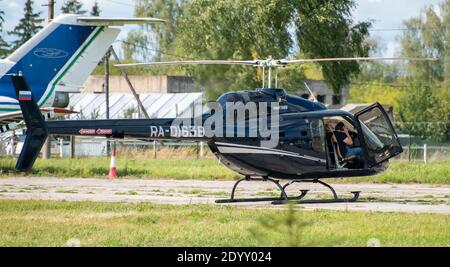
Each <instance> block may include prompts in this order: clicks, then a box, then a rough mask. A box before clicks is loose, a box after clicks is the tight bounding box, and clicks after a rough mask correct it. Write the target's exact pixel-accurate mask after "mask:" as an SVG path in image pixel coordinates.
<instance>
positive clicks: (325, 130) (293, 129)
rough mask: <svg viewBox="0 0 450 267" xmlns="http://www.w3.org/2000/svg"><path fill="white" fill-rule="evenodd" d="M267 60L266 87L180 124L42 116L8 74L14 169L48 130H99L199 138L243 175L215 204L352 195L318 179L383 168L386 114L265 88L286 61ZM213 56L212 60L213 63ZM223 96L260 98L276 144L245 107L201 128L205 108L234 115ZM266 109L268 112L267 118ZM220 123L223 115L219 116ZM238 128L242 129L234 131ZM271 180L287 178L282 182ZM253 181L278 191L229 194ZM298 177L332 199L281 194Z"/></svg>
mask: <svg viewBox="0 0 450 267" xmlns="http://www.w3.org/2000/svg"><path fill="white" fill-rule="evenodd" d="M270 60H271V59H270ZM353 60H354V59H353ZM361 60H364V58H362V59H361ZM271 61H272V60H271ZM271 61H268V60H267V61H265V63H264V64H265V66H268V67H269V88H260V89H256V90H252V91H237V92H228V93H225V94H223V95H222V96H220V97H219V98H218V99H217V101H216V102H215V103H218V106H219V107H220V108H221V109H222V111H221V113H218V112H217V111H216V113H214V112H212V113H211V112H209V113H204V114H201V116H198V117H196V118H190V119H184V120H182V122H181V123H180V122H177V123H175V121H176V120H177V118H174V119H110V120H57V121H44V119H43V117H42V116H41V114H40V111H39V109H38V107H37V105H36V103H35V102H34V100H33V99H32V100H29V98H25V99H21V98H20V93H21V92H23V91H30V90H29V88H28V85H27V83H26V80H25V78H24V77H23V76H12V77H11V78H12V82H13V84H14V87H15V90H16V93H17V96H18V100H19V103H20V107H21V110H22V113H23V117H24V121H25V124H26V127H27V134H26V139H25V143H24V145H23V148H22V151H21V153H20V156H19V158H18V161H17V164H16V170H18V171H28V170H30V169H31V168H32V166H33V164H34V161H35V160H36V158H37V157H38V155H39V152H40V150H41V148H42V145H43V143H44V141H45V140H46V138H47V136H48V135H49V134H54V135H82V136H103V137H107V138H117V139H121V138H134V139H144V140H156V139H176V140H195V141H205V142H207V144H208V146H209V147H210V149H211V151H212V152H213V153H214V155H215V156H216V157H217V158H218V159H219V160H220V162H221V163H223V164H224V165H225V166H227V167H228V168H230V169H232V170H233V171H236V172H238V173H240V174H242V175H243V176H244V178H243V179H241V180H238V181H237V182H236V183H235V185H234V186H233V189H232V192H231V197H230V199H221V200H217V201H216V202H217V203H229V202H244V201H273V202H272V203H274V204H277V203H285V202H287V201H296V202H297V203H305V202H324V201H326V202H350V201H356V200H357V199H358V197H359V193H360V192H359V191H355V192H352V193H353V197H352V198H339V197H338V196H337V194H336V192H335V190H334V189H333V188H332V187H331V186H330V185H329V184H327V183H325V182H323V181H322V180H321V179H322V178H342V177H356V176H369V175H374V174H377V173H380V172H382V171H384V170H385V169H386V168H387V166H388V160H389V159H390V158H392V157H395V156H396V155H398V154H400V153H401V152H402V151H403V150H402V146H401V145H400V142H399V139H398V136H397V134H396V132H395V129H394V127H393V125H392V123H391V121H390V118H389V116H388V114H387V113H386V111H385V110H384V109H383V107H382V106H381V105H380V104H378V103H376V104H373V105H371V106H368V107H367V108H365V109H363V110H361V111H359V112H358V113H356V114H352V113H349V112H346V111H343V110H339V109H327V108H326V107H325V106H324V105H323V104H321V103H319V102H315V101H310V100H307V99H304V98H301V97H297V96H293V95H289V94H287V93H286V92H285V91H284V90H283V89H279V88H270V87H271V83H270V81H271V79H270V74H271V72H270V70H271V66H270V65H269V64H272V67H273V66H275V65H274V64H277V65H283V64H287V63H286V61H277V62H275V63H271ZM208 62H209V61H208ZM214 62H215V63H214V64H217V63H218V62H217V61H214ZM225 62H226V63H225V64H233V63H232V62H231V63H230V61H225ZM242 62H243V61H239V63H236V64H242ZM248 62H251V63H248ZM248 62H244V63H243V64H253V65H256V64H257V65H258V66H261V64H262V63H261V62H257V61H248ZM197 63H198V62H197ZM219 63H220V62H219ZM268 63H269V64H268ZM200 64H201V63H200ZM206 64H209V63H206ZM211 64H212V63H211ZM221 64H223V62H222V63H221ZM230 103H231V104H236V103H239V104H241V105H244V106H245V105H246V104H248V103H255V105H256V106H257V108H260V109H261V108H262V107H260V106H258V104H260V103H268V105H267V106H264V108H263V109H264V114H266V118H267V120H266V124H267V125H266V126H267V128H269V127H272V129H275V130H276V134H277V140H276V143H275V144H272V145H271V146H265V145H263V143H264V142H269V140H268V139H269V137H267V136H263V135H262V134H261V133H260V132H256V135H250V134H249V133H250V132H251V128H252V127H255V125H258V124H260V123H261V121H260V117H255V116H252V115H251V114H249V113H245V112H244V116H243V117H242V118H241V121H239V120H233V121H232V122H231V124H232V125H231V126H232V127H231V129H232V130H231V131H232V132H231V133H229V132H228V129H229V127H221V129H219V131H217V129H218V128H219V127H218V125H217V121H216V120H212V121H213V123H212V127H211V129H213V128H214V134H212V135H207V134H205V128H204V125H205V123H207V122H208V120H211V118H212V116H213V115H217V117H215V118H216V119H217V118H224V117H226V116H230V117H233V118H236V114H235V112H236V110H235V109H233V110H229V109H230V105H229V104H230ZM258 111H261V110H258ZM230 112H231V113H232V114H231V115H230V114H229V113H230ZM227 113H228V115H227ZM274 113H276V115H277V116H276V117H272V115H273V114H274ZM273 118H275V120H276V121H275V120H274V119H273ZM227 123H229V122H225V124H227ZM239 123H241V124H239ZM338 124H341V125H342V124H344V125H345V126H346V128H347V129H349V131H348V133H349V134H350V135H351V138H352V140H353V142H352V145H351V146H353V147H359V148H360V150H361V155H360V156H355V155H353V156H346V155H345V154H344V153H342V152H341V150H342V146H341V145H340V144H339V142H338V140H337V138H336V136H337V134H338V133H337V132H336V131H335V128H336V125H338ZM222 126H223V125H222ZM228 126H229V125H228ZM239 127H240V128H241V130H242V131H241V132H243V135H239V133H238V132H239ZM278 179H286V180H289V181H288V182H287V183H286V184H285V185H283V186H282V185H281V184H280V182H279V180H278ZM253 180H259V181H261V180H262V181H270V182H273V183H274V184H275V185H276V186H277V187H278V188H279V189H280V191H281V194H280V197H264V198H235V191H236V188H237V186H238V184H239V183H240V182H242V181H253ZM299 182H312V183H319V184H322V185H324V186H326V187H327V188H329V189H330V190H331V192H332V194H333V199H330V200H311V201H301V200H300V199H302V198H303V197H304V196H305V195H306V194H307V192H308V190H301V193H300V194H299V195H298V196H292V197H289V196H288V195H287V193H286V188H287V187H288V186H290V185H292V184H293V183H299Z"/></svg>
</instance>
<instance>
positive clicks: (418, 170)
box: [0, 157, 450, 184]
mask: <svg viewBox="0 0 450 267" xmlns="http://www.w3.org/2000/svg"><path fill="white" fill-rule="evenodd" d="M14 166H15V159H12V158H0V170H1V171H0V177H7V176H16V175H17V173H15V172H14ZM117 168H118V175H119V177H122V178H148V179H152V178H172V179H199V180H231V179H236V178H238V177H240V175H239V174H237V173H235V172H233V171H231V170H229V169H228V168H226V167H225V166H223V165H222V164H219V163H218V161H217V160H216V159H211V158H209V159H195V158H185V159H180V158H165V159H145V158H118V159H117ZM108 171H109V159H108V158H106V157H102V158H100V157H99V158H77V159H68V158H64V159H59V158H53V159H51V160H42V159H38V160H37V161H36V164H35V166H34V167H33V169H32V170H31V171H30V172H29V173H27V174H25V173H23V174H20V175H28V176H56V177H106V176H107V175H108ZM341 181H342V182H352V183H356V182H373V183H386V182H388V183H429V184H450V162H449V161H444V162H430V163H428V164H424V163H417V162H416V163H412V162H400V161H392V162H391V164H390V167H389V169H388V170H387V171H386V172H384V173H381V174H379V175H377V176H373V177H364V178H351V179H344V180H335V181H333V182H341Z"/></svg>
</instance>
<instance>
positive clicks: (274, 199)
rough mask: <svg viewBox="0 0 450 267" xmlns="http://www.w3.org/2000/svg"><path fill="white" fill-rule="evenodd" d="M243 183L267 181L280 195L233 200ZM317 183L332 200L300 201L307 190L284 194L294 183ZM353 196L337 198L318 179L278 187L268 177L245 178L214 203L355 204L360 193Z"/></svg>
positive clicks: (277, 182) (354, 193)
mask: <svg viewBox="0 0 450 267" xmlns="http://www.w3.org/2000/svg"><path fill="white" fill-rule="evenodd" d="M243 181H269V182H272V183H274V184H275V185H276V186H277V187H278V189H280V191H281V194H280V196H279V197H262V198H235V193H236V188H237V186H238V185H239V184H240V183H241V182H243ZM305 182H306V183H319V184H321V185H323V186H325V187H327V188H328V189H330V191H331V193H332V194H333V199H311V200H301V199H302V198H304V197H305V196H306V194H307V193H308V191H309V190H300V195H298V196H294V197H289V196H288V195H287V193H286V188H287V187H288V186H290V185H292V184H294V183H305ZM351 193H352V194H353V197H352V198H339V197H338V195H337V194H336V191H335V190H334V188H333V187H332V186H331V185H329V184H327V183H325V182H322V181H320V180H319V179H313V180H291V181H290V182H288V183H286V184H285V185H284V186H281V185H280V182H279V181H278V180H275V179H272V178H269V177H263V178H252V177H248V176H247V177H245V178H243V179H240V180H238V181H236V183H235V184H234V186H233V189H232V191H231V196H230V198H229V199H218V200H216V201H215V202H216V203H236V202H260V201H271V202H272V204H274V205H280V204H288V203H293V204H309V203H342V202H355V201H357V200H358V198H359V194H360V191H352V192H351Z"/></svg>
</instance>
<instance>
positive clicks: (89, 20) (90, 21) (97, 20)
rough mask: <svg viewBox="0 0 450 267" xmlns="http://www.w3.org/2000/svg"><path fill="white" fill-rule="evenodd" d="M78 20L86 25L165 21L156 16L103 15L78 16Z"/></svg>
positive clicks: (118, 24)
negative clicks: (121, 16)
mask: <svg viewBox="0 0 450 267" xmlns="http://www.w3.org/2000/svg"><path fill="white" fill-rule="evenodd" d="M77 22H78V23H79V24H80V25H86V26H123V25H126V24H148V23H157V22H165V20H162V19H156V18H119V17H115V18H102V17H78V18H77Z"/></svg>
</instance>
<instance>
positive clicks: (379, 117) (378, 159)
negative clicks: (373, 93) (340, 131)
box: [355, 103, 403, 167]
mask: <svg viewBox="0 0 450 267" xmlns="http://www.w3.org/2000/svg"><path fill="white" fill-rule="evenodd" d="M355 117H356V119H357V120H358V121H359V123H360V125H361V130H362V132H363V135H362V137H363V139H364V144H363V147H364V148H365V150H366V153H367V156H368V158H367V160H366V162H367V163H368V165H369V167H373V166H376V165H378V164H380V163H382V162H384V161H386V160H388V159H390V158H392V157H395V156H396V155H398V154H400V153H402V152H403V149H402V146H401V145H400V142H399V139H398V136H397V133H396V132H395V129H394V127H393V125H392V123H391V120H390V119H389V116H388V115H387V113H386V111H385V110H384V109H383V107H382V106H381V105H380V104H378V103H376V104H373V105H371V106H369V107H367V108H365V109H363V110H362V111H360V112H358V113H356V114H355Z"/></svg>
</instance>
